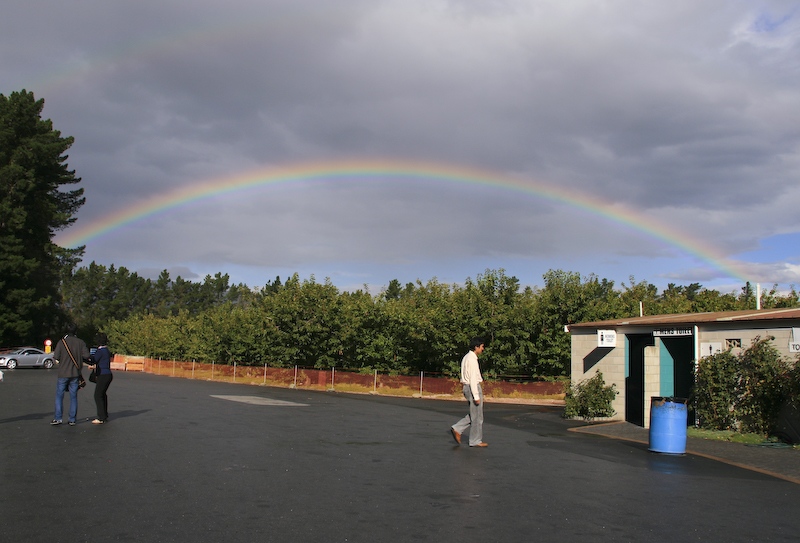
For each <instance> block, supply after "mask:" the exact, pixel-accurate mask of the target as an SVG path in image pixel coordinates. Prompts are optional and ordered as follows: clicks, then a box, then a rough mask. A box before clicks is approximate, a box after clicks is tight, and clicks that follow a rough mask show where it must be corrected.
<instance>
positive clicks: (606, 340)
mask: <svg viewBox="0 0 800 543" xmlns="http://www.w3.org/2000/svg"><path fill="white" fill-rule="evenodd" d="M597 346H598V347H616V346H617V331H616V330H598V331H597Z"/></svg>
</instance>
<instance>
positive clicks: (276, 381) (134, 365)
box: [111, 355, 565, 400]
mask: <svg viewBox="0 0 800 543" xmlns="http://www.w3.org/2000/svg"><path fill="white" fill-rule="evenodd" d="M111 368H112V370H117V371H119V370H122V371H142V372H145V373H151V374H155V375H166V376H170V377H180V378H184V379H203V380H208V381H223V382H231V383H241V384H250V385H263V386H278V387H287V388H300V389H311V390H327V391H339V392H357V393H370V394H384V395H387V396H414V397H439V398H441V397H452V398H454V399H455V398H461V397H462V385H461V383H460V382H459V380H458V379H453V378H449V377H442V376H441V375H437V374H431V373H427V374H426V373H425V372H420V373H419V375H393V374H387V373H379V372H378V371H377V370H375V371H373V372H372V373H371V374H367V373H360V372H353V371H343V370H337V369H336V368H335V367H334V368H330V369H328V370H322V369H316V368H304V367H300V366H294V367H292V368H279V367H271V366H269V365H267V364H265V365H264V366H249V365H248V366H242V365H237V364H235V363H234V364H233V365H230V364H217V363H214V362H212V363H211V364H208V363H201V362H195V361H191V362H187V361H179V360H162V359H156V358H149V357H141V356H126V355H114V360H113V362H112V366H111ZM564 387H565V384H564V383H563V382H553V381H534V382H510V381H503V380H492V381H484V383H483V394H484V396H485V397H486V398H487V399H489V400H492V399H501V398H502V399H510V400H513V399H520V400H530V399H540V400H544V399H546V400H563V398H564V392H565V390H564Z"/></svg>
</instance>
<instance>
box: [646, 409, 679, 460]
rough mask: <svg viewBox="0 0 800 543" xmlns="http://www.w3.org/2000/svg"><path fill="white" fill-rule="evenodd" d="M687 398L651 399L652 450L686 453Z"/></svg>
mask: <svg viewBox="0 0 800 543" xmlns="http://www.w3.org/2000/svg"><path fill="white" fill-rule="evenodd" d="M687 403H688V402H687V400H686V399H685V398H661V397H658V396H654V397H652V398H650V450H651V451H653V452H658V453H667V454H684V453H685V452H686V414H687V407H686V404H687Z"/></svg>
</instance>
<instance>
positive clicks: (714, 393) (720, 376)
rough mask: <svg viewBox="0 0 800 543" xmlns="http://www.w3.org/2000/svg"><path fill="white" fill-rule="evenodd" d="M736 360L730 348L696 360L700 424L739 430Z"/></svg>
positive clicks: (696, 409)
mask: <svg viewBox="0 0 800 543" xmlns="http://www.w3.org/2000/svg"><path fill="white" fill-rule="evenodd" d="M737 364H738V361H737V358H736V357H735V356H734V355H733V354H732V353H731V352H730V350H728V351H725V352H724V353H717V354H713V355H711V356H706V357H704V358H701V359H700V361H699V362H698V363H697V368H696V370H695V389H694V405H695V412H696V414H697V418H698V419H699V421H700V424H699V426H700V427H701V428H705V429H706V430H736V427H737V421H736V416H735V413H734V407H735V404H736V387H737V383H738V381H739V374H738V371H737Z"/></svg>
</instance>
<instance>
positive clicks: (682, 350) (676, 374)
mask: <svg viewBox="0 0 800 543" xmlns="http://www.w3.org/2000/svg"><path fill="white" fill-rule="evenodd" d="M661 340H662V342H663V343H664V348H665V349H667V351H668V352H669V355H670V356H671V357H672V362H673V379H674V383H675V390H674V392H673V394H672V395H673V396H674V397H675V398H687V399H689V398H691V396H692V392H693V391H694V367H693V366H694V338H692V337H691V336H685V337H675V338H662V339H661ZM663 362H664V361H663V360H662V363H663ZM687 423H688V424H689V425H690V426H691V425H693V424H694V409H693V407H692V403H691V402H690V403H689V409H688V413H687Z"/></svg>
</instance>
